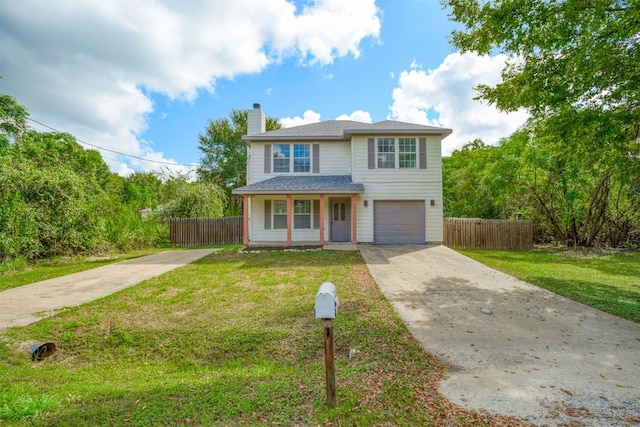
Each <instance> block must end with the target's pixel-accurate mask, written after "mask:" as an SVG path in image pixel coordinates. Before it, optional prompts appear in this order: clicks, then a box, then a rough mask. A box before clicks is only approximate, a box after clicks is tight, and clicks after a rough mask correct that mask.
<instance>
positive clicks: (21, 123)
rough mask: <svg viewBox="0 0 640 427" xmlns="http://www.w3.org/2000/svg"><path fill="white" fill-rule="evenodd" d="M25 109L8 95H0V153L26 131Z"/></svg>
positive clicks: (26, 114) (27, 114)
mask: <svg viewBox="0 0 640 427" xmlns="http://www.w3.org/2000/svg"><path fill="white" fill-rule="evenodd" d="M28 116H29V113H28V112H27V109H26V108H24V107H23V106H22V105H20V104H19V103H18V101H16V99H15V98H14V97H12V96H10V95H5V94H0V152H1V151H2V150H3V147H4V148H5V149H6V147H7V146H8V145H9V144H10V143H11V142H14V141H16V140H17V139H19V138H20V137H21V136H22V134H23V133H24V132H26V131H27V117H28Z"/></svg>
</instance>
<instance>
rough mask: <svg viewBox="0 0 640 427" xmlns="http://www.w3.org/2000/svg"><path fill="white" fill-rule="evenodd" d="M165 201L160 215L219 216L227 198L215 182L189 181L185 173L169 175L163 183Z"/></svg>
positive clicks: (180, 216) (166, 217) (165, 216)
mask: <svg viewBox="0 0 640 427" xmlns="http://www.w3.org/2000/svg"><path fill="white" fill-rule="evenodd" d="M164 197H165V198H166V202H165V203H164V205H163V206H162V210H161V213H160V216H161V218H162V219H164V220H168V219H171V218H205V217H219V216H222V215H223V214H224V209H225V206H226V204H227V198H226V194H225V193H224V191H223V190H222V189H221V188H220V187H219V186H218V185H216V184H214V183H212V182H206V181H193V182H192V181H189V179H188V176H187V175H182V174H180V175H177V176H172V177H170V178H169V179H168V180H167V182H166V183H165V195H164Z"/></svg>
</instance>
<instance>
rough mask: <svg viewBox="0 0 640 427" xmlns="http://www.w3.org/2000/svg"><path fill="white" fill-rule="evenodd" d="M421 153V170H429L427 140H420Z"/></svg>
mask: <svg viewBox="0 0 640 427" xmlns="http://www.w3.org/2000/svg"><path fill="white" fill-rule="evenodd" d="M418 149H419V150H420V153H419V156H420V169H426V168H427V138H420V144H419V148H418Z"/></svg>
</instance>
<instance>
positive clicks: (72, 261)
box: [0, 248, 169, 291]
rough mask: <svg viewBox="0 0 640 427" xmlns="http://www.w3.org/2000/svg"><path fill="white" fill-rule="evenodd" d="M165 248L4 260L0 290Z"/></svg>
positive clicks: (0, 268) (1, 268)
mask: <svg viewBox="0 0 640 427" xmlns="http://www.w3.org/2000/svg"><path fill="white" fill-rule="evenodd" d="M166 250H169V249H167V248H163V249H159V248H153V249H147V250H144V251H136V252H132V253H127V254H112V255H105V256H100V257H73V258H62V257H57V258H50V259H43V260H41V261H36V262H35V263H32V264H28V263H26V262H25V261H18V262H15V261H14V262H6V263H4V264H0V291H3V290H5V289H10V288H15V287H18V286H22V285H28V284H30V283H34V282H39V281H40V280H47V279H51V278H54V277H59V276H65V275H67V274H72V273H78V272H80V271H85V270H90V269H92V268H96V267H102V266H103V265H107V264H113V263H116V262H120V261H125V260H128V259H132V258H137V257H141V256H144V255H150V254H152V253H157V252H162V251H166Z"/></svg>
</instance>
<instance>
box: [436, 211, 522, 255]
mask: <svg viewBox="0 0 640 427" xmlns="http://www.w3.org/2000/svg"><path fill="white" fill-rule="evenodd" d="M443 238H444V245H445V246H448V247H450V248H454V249H515V250H525V251H526V250H530V249H533V224H532V223H531V221H508V220H501V219H477V218H445V219H444V231H443Z"/></svg>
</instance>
